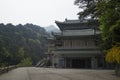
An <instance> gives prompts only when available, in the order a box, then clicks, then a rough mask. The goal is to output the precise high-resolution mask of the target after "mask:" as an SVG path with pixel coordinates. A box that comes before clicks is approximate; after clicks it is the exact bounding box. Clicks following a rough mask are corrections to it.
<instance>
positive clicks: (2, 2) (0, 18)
mask: <svg viewBox="0 0 120 80" xmlns="http://www.w3.org/2000/svg"><path fill="white" fill-rule="evenodd" d="M79 11H80V9H79V8H78V6H75V5H74V0H0V23H5V24H6V23H13V24H14V25H16V24H19V23H21V24H25V23H33V24H37V25H40V26H42V27H44V26H49V25H55V23H54V22H55V20H58V21H64V19H65V18H67V19H78V16H77V13H78V12H79Z"/></svg>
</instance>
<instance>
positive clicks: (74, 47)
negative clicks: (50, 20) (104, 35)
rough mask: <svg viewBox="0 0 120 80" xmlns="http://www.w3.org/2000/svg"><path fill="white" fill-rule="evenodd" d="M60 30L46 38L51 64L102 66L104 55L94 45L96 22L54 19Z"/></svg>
mask: <svg viewBox="0 0 120 80" xmlns="http://www.w3.org/2000/svg"><path fill="white" fill-rule="evenodd" d="M55 23H56V24H57V26H58V27H59V29H60V30H61V32H58V33H52V34H53V37H52V38H49V39H48V55H49V59H50V60H51V62H52V66H54V67H59V68H92V69H96V68H102V67H103V66H104V56H103V53H102V52H101V50H100V48H99V47H98V46H97V45H96V43H97V37H98V36H100V31H99V30H98V23H96V21H93V22H90V21H88V20H84V21H80V20H65V21H64V22H59V21H55Z"/></svg>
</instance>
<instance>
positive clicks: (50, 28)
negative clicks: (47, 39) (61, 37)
mask: <svg viewBox="0 0 120 80" xmlns="http://www.w3.org/2000/svg"><path fill="white" fill-rule="evenodd" d="M44 28H45V30H46V31H47V32H48V33H51V32H60V30H59V28H57V27H55V26H54V25H50V26H47V27H44Z"/></svg>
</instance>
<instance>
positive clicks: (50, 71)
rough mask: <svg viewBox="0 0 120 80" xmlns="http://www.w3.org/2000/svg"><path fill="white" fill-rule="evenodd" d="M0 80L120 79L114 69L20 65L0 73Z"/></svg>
mask: <svg viewBox="0 0 120 80" xmlns="http://www.w3.org/2000/svg"><path fill="white" fill-rule="evenodd" d="M0 80H120V77H116V76H115V75H114V70H88V69H55V68H39V67H22V68H17V69H14V70H12V71H9V72H8V73H5V74H2V75H0Z"/></svg>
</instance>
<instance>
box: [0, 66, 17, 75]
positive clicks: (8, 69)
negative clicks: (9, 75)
mask: <svg viewBox="0 0 120 80" xmlns="http://www.w3.org/2000/svg"><path fill="white" fill-rule="evenodd" d="M17 67H18V66H16V65H14V66H8V67H1V68H0V74H2V73H5V72H8V71H10V70H12V69H15V68H17Z"/></svg>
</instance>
